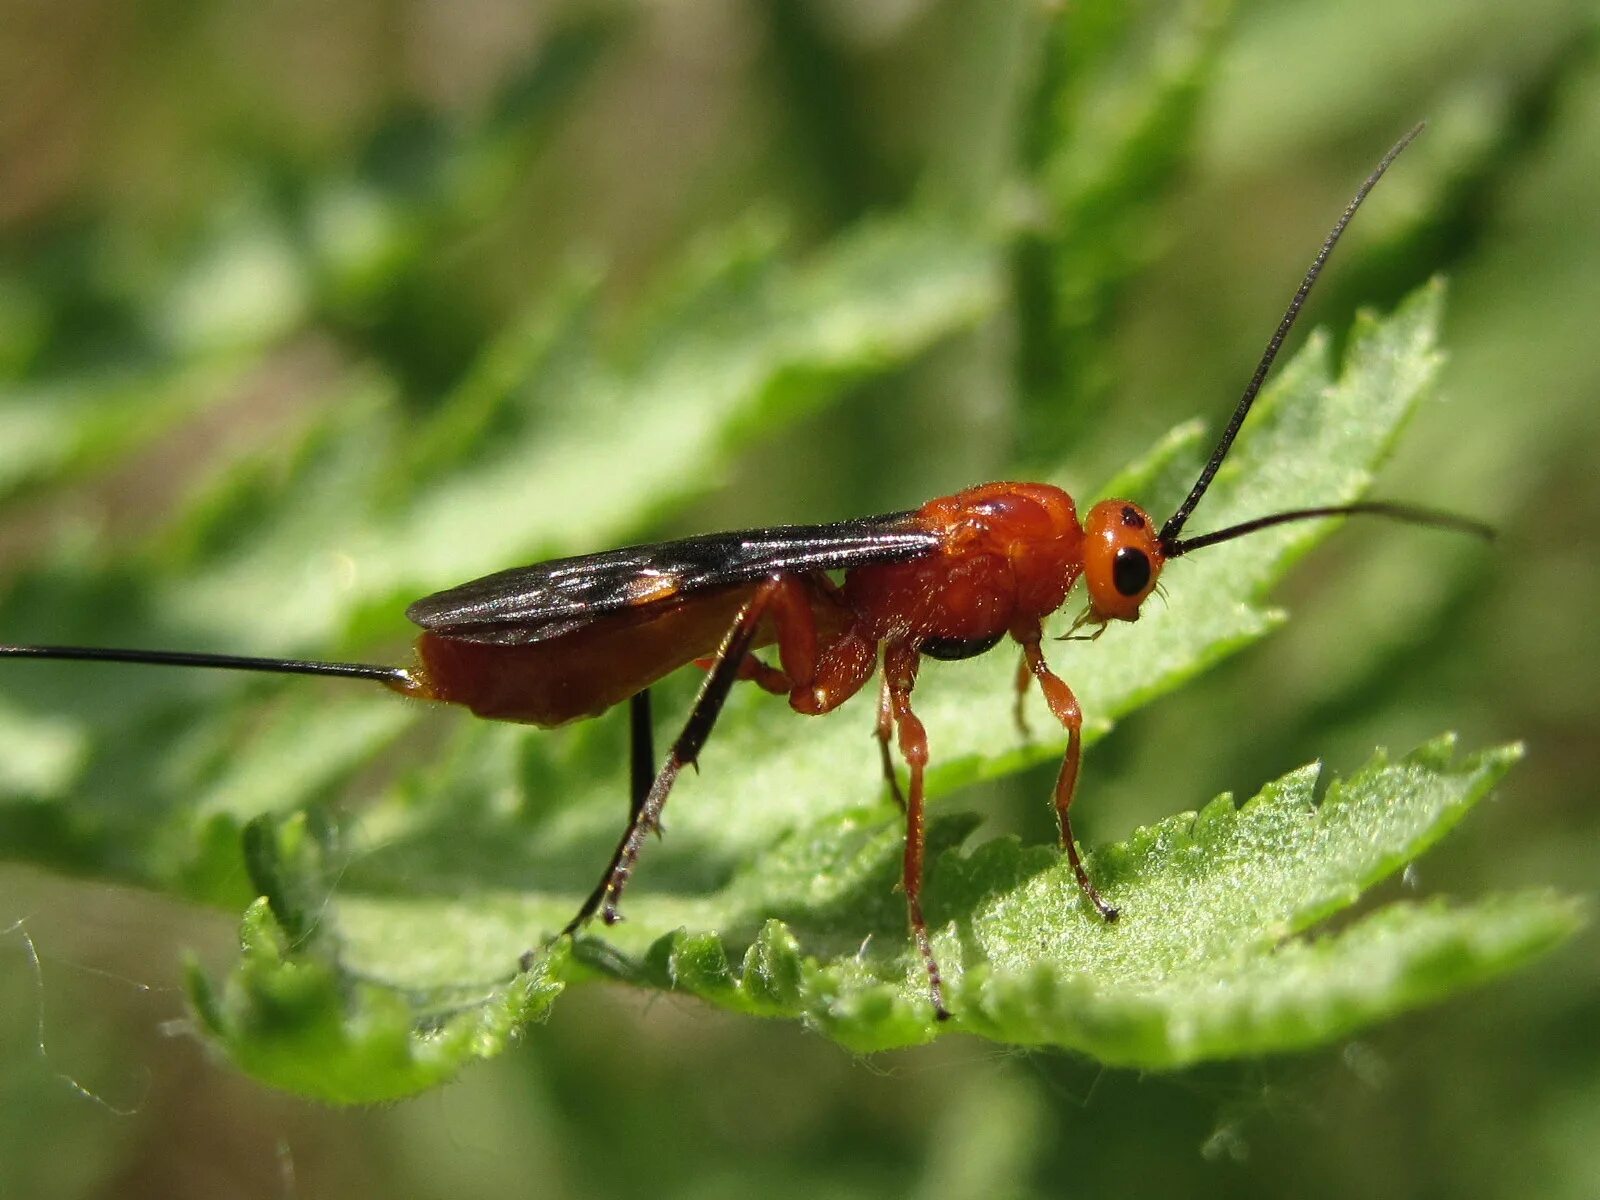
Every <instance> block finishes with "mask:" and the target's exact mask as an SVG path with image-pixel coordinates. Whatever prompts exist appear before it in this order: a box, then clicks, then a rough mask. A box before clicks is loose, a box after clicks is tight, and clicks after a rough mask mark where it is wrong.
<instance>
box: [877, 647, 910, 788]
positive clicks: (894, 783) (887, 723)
mask: <svg viewBox="0 0 1600 1200" xmlns="http://www.w3.org/2000/svg"><path fill="white" fill-rule="evenodd" d="M872 736H873V737H875V738H877V739H878V757H879V758H880V759H881V760H882V761H883V781H884V782H885V783H887V784H888V785H889V794H890V795H891V796H893V797H894V802H895V804H897V805H898V806H899V808H900V811H901V812H905V811H906V795H905V793H904V792H902V791H901V790H900V780H899V779H897V778H895V773H894V760H893V759H891V758H890V757H889V739H890V738H892V737H894V699H893V697H892V695H891V694H890V690H889V677H888V675H885V676H884V677H883V687H882V688H880V689H879V690H878V723H877V726H876V728H874V729H873V731H872Z"/></svg>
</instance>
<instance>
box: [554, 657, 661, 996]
mask: <svg viewBox="0 0 1600 1200" xmlns="http://www.w3.org/2000/svg"><path fill="white" fill-rule="evenodd" d="M655 778H656V752H655V730H654V728H653V727H652V725H651V722H650V689H649V688H645V689H644V691H642V692H635V693H634V695H633V697H632V698H631V699H630V700H629V701H628V828H630V829H631V828H633V824H634V822H635V821H637V820H638V819H639V813H640V812H641V811H642V810H643V809H644V803H645V800H646V799H647V798H648V797H649V795H650V785H651V784H652V783H654V782H655ZM660 831H661V825H660V823H659V822H657V824H656V832H657V833H658V834H659V833H660ZM616 865H617V859H616V856H615V855H613V856H612V858H611V864H610V866H608V867H607V868H606V873H605V874H604V875H602V876H600V882H599V883H597V884H595V886H594V891H592V892H590V893H589V898H588V899H587V900H585V901H584V902H583V907H582V908H580V909H579V910H578V915H577V916H576V917H574V918H573V919H572V920H571V921H569V922H568V923H567V927H566V928H565V929H563V930H562V931H561V932H563V933H571V932H572V931H573V930H574V929H576V928H577V927H578V926H579V925H581V924H583V922H585V921H587V920H588V919H589V918H590V917H592V916H594V914H595V910H596V909H598V908H599V907H600V902H601V901H602V900H604V899H605V895H606V883H607V881H608V880H610V878H611V871H612V868H614V867H615V866H616ZM530 961H531V959H530V957H529V956H528V955H523V964H522V967H523V970H527V968H528V963H529V962H530Z"/></svg>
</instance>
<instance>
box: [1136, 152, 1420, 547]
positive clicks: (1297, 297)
mask: <svg viewBox="0 0 1600 1200" xmlns="http://www.w3.org/2000/svg"><path fill="white" fill-rule="evenodd" d="M1425 125H1426V122H1418V123H1417V124H1416V125H1414V126H1413V127H1412V128H1411V130H1410V132H1408V133H1407V134H1406V135H1405V136H1404V137H1403V138H1401V139H1400V140H1399V141H1398V142H1396V143H1395V144H1394V145H1393V146H1392V147H1390V149H1389V153H1387V154H1385V155H1384V156H1383V158H1382V160H1381V161H1379V163H1378V165H1377V167H1376V168H1375V169H1374V170H1373V172H1372V174H1371V175H1368V176H1367V179H1366V182H1365V183H1363V184H1362V185H1361V187H1360V188H1359V189H1357V191H1356V194H1355V197H1354V199H1352V200H1351V201H1350V203H1349V204H1347V205H1346V206H1345V210H1344V213H1343V215H1342V216H1340V218H1339V220H1338V223H1337V224H1335V225H1334V227H1333V229H1332V230H1331V231H1330V232H1329V233H1328V236H1327V237H1326V238H1324V239H1323V242H1322V249H1320V250H1318V251H1317V257H1316V258H1314V259H1313V260H1312V262H1311V268H1310V269H1309V270H1308V271H1307V272H1306V277H1305V278H1304V279H1302V280H1301V281H1300V287H1299V288H1298V289H1297V290H1296V291H1295V294H1294V299H1293V300H1290V301H1289V307H1288V309H1287V310H1286V311H1285V312H1284V314H1283V320H1281V321H1279V322H1278V328H1277V329H1276V330H1274V331H1273V334H1272V340H1271V341H1269V342H1268V343H1267V348H1266V350H1265V351H1264V352H1263V353H1262V355H1261V361H1260V362H1259V363H1257V364H1256V371H1255V374H1254V375H1252V376H1250V382H1249V383H1248V384H1246V385H1245V389H1244V395H1243V396H1242V397H1240V399H1239V407H1238V408H1236V409H1234V410H1233V419H1232V420H1231V421H1229V422H1228V427H1227V428H1226V429H1224V430H1223V431H1222V440H1221V441H1219V442H1218V443H1217V448H1216V449H1215V450H1213V451H1212V452H1211V461H1210V462H1208V463H1206V466H1205V470H1203V471H1201V472H1200V478H1199V479H1197V480H1195V483H1194V487H1192V488H1190V489H1189V495H1188V497H1187V498H1186V499H1185V500H1184V502H1183V503H1182V504H1180V505H1178V508H1177V511H1176V512H1174V513H1173V514H1172V515H1171V516H1170V517H1168V518H1167V523H1166V524H1165V525H1163V526H1162V527H1161V533H1160V535H1159V540H1160V542H1161V545H1162V548H1163V549H1164V551H1165V552H1166V554H1167V557H1169V558H1170V557H1172V555H1173V553H1174V551H1173V550H1172V547H1173V546H1174V545H1177V544H1178V534H1179V533H1180V532H1181V531H1182V530H1183V525H1184V522H1185V521H1187V520H1188V519H1189V514H1190V513H1192V512H1194V507H1195V505H1197V504H1199V503H1200V498H1201V497H1202V496H1204V495H1205V494H1206V489H1207V488H1208V487H1210V486H1211V480H1212V478H1213V477H1214V476H1215V475H1216V473H1217V468H1219V467H1220V466H1222V460H1223V459H1224V458H1226V457H1227V456H1228V450H1229V449H1230V448H1231V447H1232V446H1233V439H1234V438H1235V437H1237V436H1238V434H1239V427H1240V426H1241V425H1243V424H1244V419H1245V418H1246V417H1247V416H1249V415H1250V406H1251V405H1253V404H1254V403H1255V402H1256V395H1257V393H1259V392H1260V391H1261V385H1262V384H1263V383H1264V382H1266V378H1267V372H1268V371H1270V370H1272V363H1273V360H1275V359H1276V358H1277V357H1278V351H1279V350H1281V349H1282V348H1283V342H1284V339H1285V338H1287V337H1288V336H1289V331H1290V330H1291V329H1293V328H1294V322H1295V318H1296V317H1298V316H1299V315H1300V309H1301V306H1302V305H1304V304H1305V302H1306V297H1307V296H1309V295H1310V294H1311V287H1312V285H1313V284H1314V283H1316V282H1317V276H1318V275H1320V274H1322V267H1323V264H1324V263H1326V262H1327V261H1328V255H1330V254H1332V253H1333V248H1334V247H1335V246H1337V245H1338V244H1339V238H1340V237H1341V236H1342V235H1343V233H1344V230H1345V226H1346V225H1348V224H1350V218H1351V217H1353V216H1355V215H1356V210H1357V209H1358V208H1360V207H1361V202H1362V201H1363V200H1365V199H1366V198H1367V193H1368V192H1370V191H1371V190H1372V189H1373V188H1374V187H1375V186H1377V183H1378V180H1380V179H1382V178H1383V173H1384V172H1385V171H1387V170H1388V169H1389V165H1390V164H1391V163H1393V162H1394V160H1395V159H1397V158H1399V157H1400V152H1401V151H1402V150H1404V149H1405V148H1406V147H1407V146H1409V145H1410V144H1411V143H1412V141H1413V140H1414V139H1415V138H1416V136H1417V134H1419V133H1421V132H1422V130H1423V127H1424V126H1425ZM1195 544H1196V543H1195V541H1190V542H1189V543H1188V548H1189V549H1191V550H1192V549H1194V547H1195Z"/></svg>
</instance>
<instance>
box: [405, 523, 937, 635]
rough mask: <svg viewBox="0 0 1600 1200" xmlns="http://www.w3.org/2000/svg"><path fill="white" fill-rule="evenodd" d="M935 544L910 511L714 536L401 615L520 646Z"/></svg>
mask: <svg viewBox="0 0 1600 1200" xmlns="http://www.w3.org/2000/svg"><path fill="white" fill-rule="evenodd" d="M938 544H939V539H938V536H937V535H936V534H934V533H932V532H930V531H929V530H928V529H926V528H924V527H923V526H922V525H921V524H919V523H918V521H917V519H916V514H915V513H913V512H899V513H888V514H885V515H883V516H878V517H863V518H861V519H859V520H855V521H840V522H838V523H836V524H833V525H779V526H775V527H773V528H771V529H744V530H738V531H735V532H733V533H712V534H706V535H705V536H703V537H692V538H683V539H681V540H679V541H675V542H658V543H656V544H655V545H651V546H629V547H626V548H624V549H621V550H607V551H605V552H604V553H601V554H583V555H578V556H576V557H573V558H556V559H551V560H550V561H549V562H543V563H535V564H534V565H533V566H531V567H514V568H512V569H511V570H509V571H498V572H496V573H495V574H493V575H485V576H484V577H483V578H482V579H474V580H473V581H472V582H471V583H464V584H462V585H461V586H460V587H453V588H450V589H449V590H447V591H443V592H435V593H434V594H433V595H431V596H425V597H423V598H422V599H421V600H418V601H417V602H416V603H415V604H413V605H412V606H411V607H410V608H408V609H406V616H407V617H409V618H410V619H411V620H412V621H414V622H416V624H418V625H420V626H422V628H424V629H426V630H428V631H429V632H431V633H438V634H444V635H447V636H450V637H456V638H463V639H465V640H468V641H477V642H497V643H501V644H504V645H518V644H522V643H526V642H540V641H544V640H546V639H548V638H553V637H559V636H560V635H562V634H564V633H570V632H571V631H572V630H574V629H577V628H581V627H582V626H584V625H587V624H589V623H590V622H591V621H593V620H594V619H595V618H596V617H600V616H603V615H605V614H607V613H614V612H619V611H621V610H623V609H634V610H638V609H640V608H644V607H653V606H655V605H658V604H670V603H673V602H675V601H681V600H682V599H683V598H685V597H686V596H687V595H689V594H690V593H693V592H696V591H704V590H705V589H708V588H716V587H723V586H729V585H735V584H740V583H748V582H750V581H751V580H755V579H759V578H761V577H763V576H766V575H770V574H772V573H773V572H776V571H831V570H842V569H844V568H847V567H855V566H861V565H863V564H865V563H881V562H897V561H900V560H902V559H908V558H917V557H919V556H921V555H923V554H928V553H931V552H932V551H933V550H934V549H936V548H937V546H938Z"/></svg>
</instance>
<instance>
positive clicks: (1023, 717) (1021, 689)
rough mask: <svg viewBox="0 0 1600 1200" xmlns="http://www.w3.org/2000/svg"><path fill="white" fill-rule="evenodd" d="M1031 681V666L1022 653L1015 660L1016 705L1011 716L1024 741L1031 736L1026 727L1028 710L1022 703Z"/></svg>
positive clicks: (1025, 655) (1026, 695)
mask: <svg viewBox="0 0 1600 1200" xmlns="http://www.w3.org/2000/svg"><path fill="white" fill-rule="evenodd" d="M1032 682H1033V668H1032V666H1030V665H1029V663H1028V656H1027V654H1026V653H1024V654H1023V656H1022V657H1021V658H1020V659H1019V660H1018V661H1017V697H1016V700H1017V705H1016V707H1015V708H1014V709H1012V710H1011V712H1012V716H1014V717H1015V718H1016V720H1017V732H1018V733H1019V734H1021V735H1022V738H1023V740H1024V741H1026V740H1027V739H1028V738H1030V737H1032V736H1033V734H1032V732H1031V731H1030V730H1029V729H1028V710H1027V709H1025V708H1024V707H1023V703H1024V702H1025V701H1026V700H1027V699H1028V685H1029V684H1031V683H1032Z"/></svg>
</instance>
